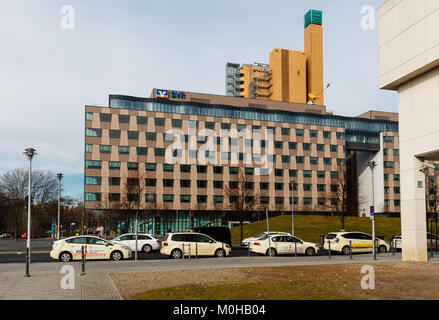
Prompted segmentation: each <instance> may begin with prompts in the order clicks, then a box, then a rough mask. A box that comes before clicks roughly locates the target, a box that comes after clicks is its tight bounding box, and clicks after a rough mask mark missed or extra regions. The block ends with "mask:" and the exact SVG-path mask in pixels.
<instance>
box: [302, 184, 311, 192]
mask: <svg viewBox="0 0 439 320" xmlns="http://www.w3.org/2000/svg"><path fill="white" fill-rule="evenodd" d="M303 191H312V184H309V183H304V184H303Z"/></svg>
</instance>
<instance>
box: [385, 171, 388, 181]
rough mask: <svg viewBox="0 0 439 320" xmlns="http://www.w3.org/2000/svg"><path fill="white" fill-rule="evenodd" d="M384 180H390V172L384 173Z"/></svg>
mask: <svg viewBox="0 0 439 320" xmlns="http://www.w3.org/2000/svg"><path fill="white" fill-rule="evenodd" d="M384 181H389V174H388V173H385V174H384Z"/></svg>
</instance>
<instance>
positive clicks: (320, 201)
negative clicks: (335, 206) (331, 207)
mask: <svg viewBox="0 0 439 320" xmlns="http://www.w3.org/2000/svg"><path fill="white" fill-rule="evenodd" d="M325 204H326V199H325V198H317V205H319V206H324V205H325Z"/></svg>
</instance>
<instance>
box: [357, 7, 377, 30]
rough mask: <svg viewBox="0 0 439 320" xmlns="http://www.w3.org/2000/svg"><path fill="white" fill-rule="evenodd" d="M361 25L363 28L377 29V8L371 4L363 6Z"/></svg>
mask: <svg viewBox="0 0 439 320" xmlns="http://www.w3.org/2000/svg"><path fill="white" fill-rule="evenodd" d="M361 14H362V15H363V17H362V18H361V21H360V25H361V28H362V29H363V30H375V16H376V14H375V8H374V7H373V6H371V5H365V6H362V7H361Z"/></svg>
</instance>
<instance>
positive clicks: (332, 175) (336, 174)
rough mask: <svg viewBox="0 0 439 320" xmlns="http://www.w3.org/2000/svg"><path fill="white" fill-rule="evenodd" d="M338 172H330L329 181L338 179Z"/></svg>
mask: <svg viewBox="0 0 439 320" xmlns="http://www.w3.org/2000/svg"><path fill="white" fill-rule="evenodd" d="M338 176H339V175H338V171H331V179H338Z"/></svg>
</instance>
